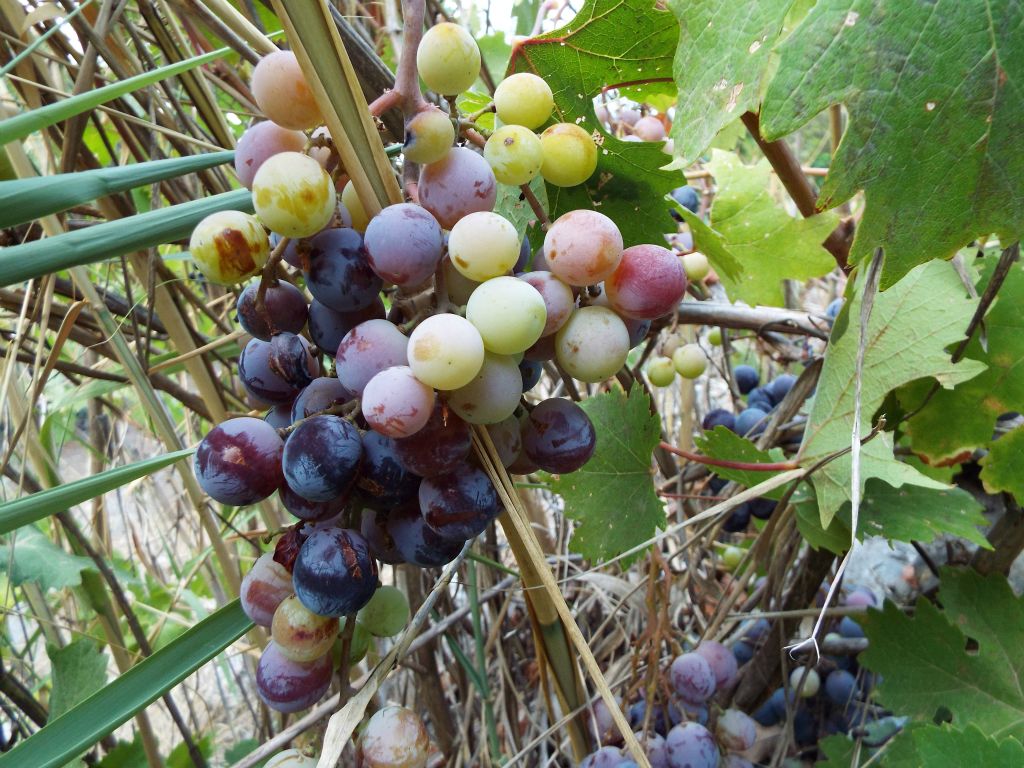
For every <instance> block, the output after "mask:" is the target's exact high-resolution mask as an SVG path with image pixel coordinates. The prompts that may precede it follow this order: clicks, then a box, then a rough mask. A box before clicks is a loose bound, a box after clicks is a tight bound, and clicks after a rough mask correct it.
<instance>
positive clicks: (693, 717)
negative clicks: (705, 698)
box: [670, 701, 711, 725]
mask: <svg viewBox="0 0 1024 768" xmlns="http://www.w3.org/2000/svg"><path fill="white" fill-rule="evenodd" d="M679 708H680V711H681V714H682V717H679V718H671V719H672V725H679V723H681V722H682V721H683V720H690V721H692V722H694V723H700V724H701V725H707V724H708V717H709V716H710V714H711V713H710V711H709V710H708V708H707V705H706V704H701V705H699V706H698V705H695V704H687V703H686V702H685V701H683V702H680V707H679ZM670 712H671V710H670Z"/></svg>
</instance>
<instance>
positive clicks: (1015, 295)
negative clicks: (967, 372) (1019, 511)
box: [899, 258, 1024, 464]
mask: <svg viewBox="0 0 1024 768" xmlns="http://www.w3.org/2000/svg"><path fill="white" fill-rule="evenodd" d="M984 261H985V262H986V270H985V277H984V278H983V279H982V281H981V283H980V284H979V286H978V288H979V293H981V292H982V291H983V290H984V288H983V287H982V286H983V285H987V284H988V279H989V278H988V275H990V274H991V272H992V269H993V268H994V267H995V263H996V260H995V259H990V258H986V259H985V260H984ZM1022 305H1024V264H1015V265H1013V267H1012V268H1011V270H1010V273H1009V274H1008V275H1007V277H1006V281H1005V282H1004V283H1003V285H1002V286H1001V287H1000V289H999V297H998V299H997V300H996V303H995V304H994V305H993V306H992V308H991V309H990V310H989V311H988V314H987V315H986V316H985V326H984V332H985V338H986V342H987V344H988V349H987V351H986V349H985V348H983V347H982V343H981V339H980V338H979V334H977V333H976V334H975V337H974V338H973V339H972V340H971V343H970V344H968V346H967V351H966V355H965V357H966V358H967V359H969V360H972V361H975V360H976V361H980V362H981V363H984V364H985V365H986V366H987V368H986V370H985V371H984V372H983V373H982V374H981V375H980V376H978V377H976V378H973V379H970V380H969V381H966V382H964V383H962V384H959V385H958V386H957V387H956V388H955V389H953V390H939V391H938V392H936V393H935V395H934V396H933V397H932V398H931V400H929V401H928V404H927V405H926V406H925V407H924V408H922V409H921V410H920V412H919V413H917V414H916V415H914V416H912V417H911V418H910V420H909V421H908V422H907V432H908V433H909V435H910V438H911V441H912V446H913V449H914V451H915V452H917V453H920V454H923V455H925V456H928V457H929V459H931V461H932V463H933V464H935V463H938V462H939V461H941V460H944V459H949V458H952V457H955V456H957V455H959V454H961V453H964V452H965V451H973V450H974V449H975V448H980V447H982V446H984V445H985V444H987V443H988V442H989V440H990V439H991V438H992V429H993V427H994V426H995V423H996V419H997V418H998V417H999V415H1000V414H1003V413H1006V412H1007V411H1024V315H1022V314H1021V311H1020V308H1021V306H1022ZM965 328H966V326H965ZM929 389H930V384H928V383H921V382H918V383H916V384H913V385H911V386H909V387H905V388H904V389H902V390H900V392H899V399H900V403H901V404H902V405H903V407H904V408H906V409H907V410H909V411H914V410H917V409H918V408H919V407H920V404H921V403H922V402H924V397H925V395H926V393H927V392H928V390H929ZM951 424H955V425H956V429H950V425H951Z"/></svg>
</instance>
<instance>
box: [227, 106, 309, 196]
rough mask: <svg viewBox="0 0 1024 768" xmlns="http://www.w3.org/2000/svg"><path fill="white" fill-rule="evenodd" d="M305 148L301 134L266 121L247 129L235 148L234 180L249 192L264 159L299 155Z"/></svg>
mask: <svg viewBox="0 0 1024 768" xmlns="http://www.w3.org/2000/svg"><path fill="white" fill-rule="evenodd" d="M305 146H306V136H305V134H304V133H302V131H290V130H288V129H287V128H282V127H281V126H280V125H278V124H277V123H274V122H271V121H270V120H264V121H263V122H262V123H256V125H253V126H250V127H249V128H247V129H246V131H245V133H243V134H242V138H240V139H239V140H238V146H237V147H236V148H235V174H236V175H237V176H238V181H239V182H241V184H242V186H244V187H245V188H246V189H252V180H253V177H254V176H255V175H256V171H258V170H259V169H260V166H261V165H263V163H264V161H265V160H266V159H267V158H268V157H273V156H274V155H276V154H277V153H278V152H301V151H302V150H303V148H304V147H305Z"/></svg>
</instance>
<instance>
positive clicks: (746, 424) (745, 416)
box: [736, 408, 768, 436]
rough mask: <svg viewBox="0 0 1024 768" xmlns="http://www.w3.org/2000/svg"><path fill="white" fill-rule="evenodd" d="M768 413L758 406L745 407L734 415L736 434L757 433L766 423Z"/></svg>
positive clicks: (761, 430)
mask: <svg viewBox="0 0 1024 768" xmlns="http://www.w3.org/2000/svg"><path fill="white" fill-rule="evenodd" d="M767 417H768V414H767V413H766V412H765V411H762V410H761V409H760V408H745V409H743V410H742V411H740V415H739V416H737V417H736V434H738V435H744V436H746V435H759V434H761V433H762V432H764V428H765V427H766V426H767V425H768V418H767Z"/></svg>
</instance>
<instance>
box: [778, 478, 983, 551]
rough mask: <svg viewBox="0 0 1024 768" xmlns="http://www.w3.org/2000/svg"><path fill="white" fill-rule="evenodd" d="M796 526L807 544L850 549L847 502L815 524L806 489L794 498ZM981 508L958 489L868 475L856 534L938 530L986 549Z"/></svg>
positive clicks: (903, 535)
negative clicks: (828, 521)
mask: <svg viewBox="0 0 1024 768" xmlns="http://www.w3.org/2000/svg"><path fill="white" fill-rule="evenodd" d="M794 506H795V507H796V515H797V527H798V528H799V529H800V533H801V534H802V535H803V537H804V538H805V539H807V541H808V543H810V544H811V546H813V547H816V548H822V547H824V548H825V549H829V550H831V551H833V552H836V553H842V552H845V551H846V550H847V549H849V548H850V504H849V502H847V503H845V504H843V506H842V507H840V509H839V512H838V514H837V515H836V517H835V519H834V520H833V521H832V523H831V524H830V525H829V526H828V528H824V529H823V528H822V527H821V517H820V514H819V512H818V505H817V503H816V501H815V499H814V497H813V496H812V495H810V494H807V495H806V496H803V497H801V498H800V499H799V500H796V501H794ZM982 509H983V507H982V506H981V504H979V503H978V502H977V500H975V498H974V497H973V496H972V495H971V494H970V493H968V492H967V491H965V490H963V489H961V488H948V489H946V488H943V489H936V488H922V487H920V486H916V485H904V486H902V487H901V488H893V487H892V486H891V485H889V484H888V483H884V482H882V481H881V480H877V479H871V480H868V481H867V483H866V484H865V485H864V498H863V500H862V501H861V507H860V525H859V526H858V531H857V538H858V539H863V538H864V537H865V536H884V537H885V538H887V539H889V540H895V541H923V542H929V541H932V540H934V539H935V538H936V537H938V536H939V535H940V534H943V533H949V534H952V535H953V536H958V537H960V538H963V539H966V540H968V541H972V542H974V543H975V544H977V545H978V546H980V547H983V548H985V549H991V548H992V545H991V544H989V542H988V539H986V538H985V536H984V535H983V534H982V533H981V531H980V530H979V526H981V527H984V526H985V525H987V524H988V521H987V520H986V518H985V516H984V515H983V514H982Z"/></svg>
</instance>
